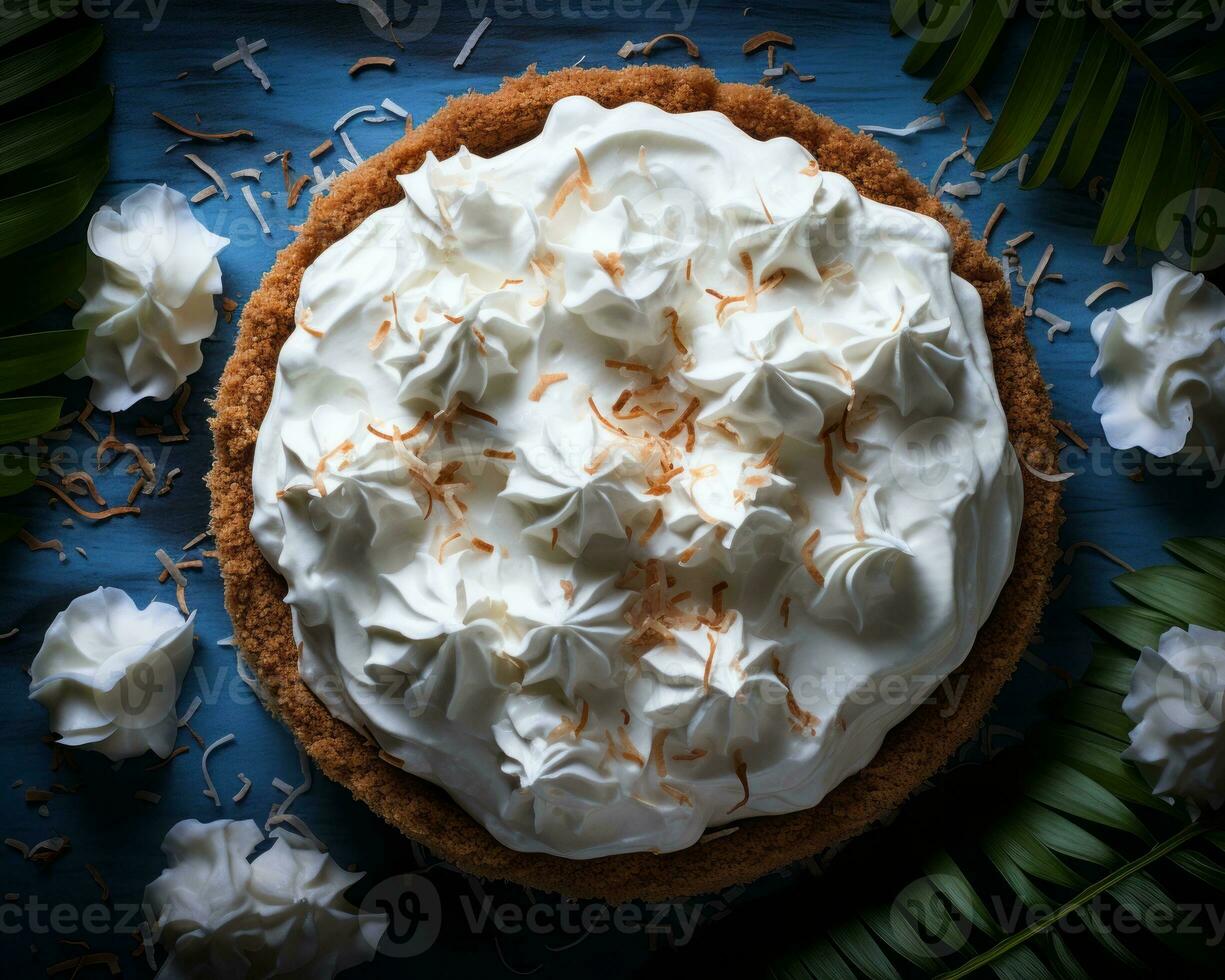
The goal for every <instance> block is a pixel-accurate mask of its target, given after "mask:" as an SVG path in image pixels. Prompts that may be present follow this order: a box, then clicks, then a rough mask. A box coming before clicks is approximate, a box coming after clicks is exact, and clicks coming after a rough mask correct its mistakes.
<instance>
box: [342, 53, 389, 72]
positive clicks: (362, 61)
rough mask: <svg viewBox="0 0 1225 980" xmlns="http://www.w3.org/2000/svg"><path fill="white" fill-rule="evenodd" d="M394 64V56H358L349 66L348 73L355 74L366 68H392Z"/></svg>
mask: <svg viewBox="0 0 1225 980" xmlns="http://www.w3.org/2000/svg"><path fill="white" fill-rule="evenodd" d="M395 66H396V59H395V58H388V57H386V56H385V55H378V54H372V55H367V56H366V57H365V58H358V59H357V60H356V61H355V62H353V64H352V65H350V66H349V74H350V75H356V74H357V73H358V72H360V71H365V70H366V69H367V68H394V67H395Z"/></svg>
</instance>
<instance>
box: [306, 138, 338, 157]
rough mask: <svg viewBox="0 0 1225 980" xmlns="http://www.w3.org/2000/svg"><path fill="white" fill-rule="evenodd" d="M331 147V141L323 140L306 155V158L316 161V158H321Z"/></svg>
mask: <svg viewBox="0 0 1225 980" xmlns="http://www.w3.org/2000/svg"><path fill="white" fill-rule="evenodd" d="M332 145H333V144H332V140H331V139H330V138H329V139H325V140H324V141H323V142H322V143H320V144H319V145H318V146H316V147H315V148H314V149H313V150H311V151H310V153H308V154H307V156H309V157H310V158H311V159H312V160H314V159H316V158H317V157H321V156H323V154H325V153H327V151H328V150H330V149H331V148H332Z"/></svg>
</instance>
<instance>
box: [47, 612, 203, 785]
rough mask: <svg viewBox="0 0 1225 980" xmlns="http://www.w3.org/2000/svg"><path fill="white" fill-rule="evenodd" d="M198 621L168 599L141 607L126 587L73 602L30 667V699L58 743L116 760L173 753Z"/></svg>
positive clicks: (48, 635)
mask: <svg viewBox="0 0 1225 980" xmlns="http://www.w3.org/2000/svg"><path fill="white" fill-rule="evenodd" d="M195 620H196V614H195V612H194V611H193V612H192V614H191V615H190V616H189V617H187V618H186V619H185V618H184V617H183V614H182V613H180V612H179V610H178V609H176V608H175V607H174V606H171V605H168V604H167V603H164V602H150V603H149V605H148V606H146V607H145V608H144V609H139V608H137V606H136V603H135V602H133V601H132V598H131V596H129V595H128V594H127V593H126V592H124V591H123V589H112V588H99V589H97V590H95V591H94V592H89V593H87V594H85V595H82V596H78V597H77V598H76V599H73V600H72V602H70V603H69V604H68V608H66V609H64V610H63V611H62V612H61V613H60V614H59V615H57V616H56V617H55V619H54V620H52V622H51V625H50V626H49V627H48V628H47V633H46V635H45V636H44V638H43V645H42V647H41V648H40V649H39V651H38V655H37V656H36V657H35V658H34V662H33V663H32V664H30V698H31V699H32V700H34V701H37V702H38V703H39V704H41V705H42V706H43V707H45V708H46V709H47V711H48V713H49V715H50V725H51V730H52V731H53V732H56V733H57V734H58V735H59V741H60V744H62V745H71V746H74V747H77V748H85V749H92V750H93V751H95V752H101V753H103V754H104V755H105V756H106V757H107V758H108V759H111V760H113V761H118V760H120V759H131V758H135V757H136V756H139V755H144V754H145V752H148V751H153V752H155V753H156V754H157V755H159V756H161V757H162V758H165V757H166V756H167V755H169V754H170V751H171V749H173V748H174V743H175V739H176V737H177V735H178V715H177V713H176V711H175V702H176V701H178V698H179V690H180V689H181V688H182V686H183V678H184V677H185V676H186V674H187V668H188V667H189V666H191V659H192V655H193V653H194V646H193V643H194V638H195V634H194V627H195Z"/></svg>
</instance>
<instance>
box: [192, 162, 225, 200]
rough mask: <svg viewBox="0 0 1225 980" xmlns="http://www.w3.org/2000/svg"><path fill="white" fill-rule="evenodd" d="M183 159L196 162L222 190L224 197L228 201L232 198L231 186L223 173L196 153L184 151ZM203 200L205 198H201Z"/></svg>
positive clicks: (201, 170) (202, 171)
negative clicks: (227, 183)
mask: <svg viewBox="0 0 1225 980" xmlns="http://www.w3.org/2000/svg"><path fill="white" fill-rule="evenodd" d="M183 159H185V160H189V161H190V162H191V163H194V164H195V165H196V167H198V168H199V170H200V172H201V173H203V174H204V176H205V177H207V178H208V179H209V180H211V181H212V182H213V183H214V184H215V185H216V187H217V190H219V191H221V196H222V198H224V199H225V200H227V201H228V200H229V199H230V188H229V187H228V186H227V185H226V182H225V181H224V180H223V179H222V177H221V174H219V173H217V171H216V170H214V169H213V168H212V167H210V166H209V165H208V164H207V163H205V162H204V161H203V160H201V159H200V158H199V157H198V156H196V155H195V154H194V153H184V154H183ZM197 196H199V195H197ZM201 200H203V198H201Z"/></svg>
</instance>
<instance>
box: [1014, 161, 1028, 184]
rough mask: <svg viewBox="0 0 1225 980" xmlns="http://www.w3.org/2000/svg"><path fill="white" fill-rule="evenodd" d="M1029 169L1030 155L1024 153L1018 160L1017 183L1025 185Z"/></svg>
mask: <svg viewBox="0 0 1225 980" xmlns="http://www.w3.org/2000/svg"><path fill="white" fill-rule="evenodd" d="M1028 169H1029V154H1028V153H1022V154H1021V158H1020V159H1019V160H1017V183H1018V184H1024V183H1025V171H1027V170H1028Z"/></svg>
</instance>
